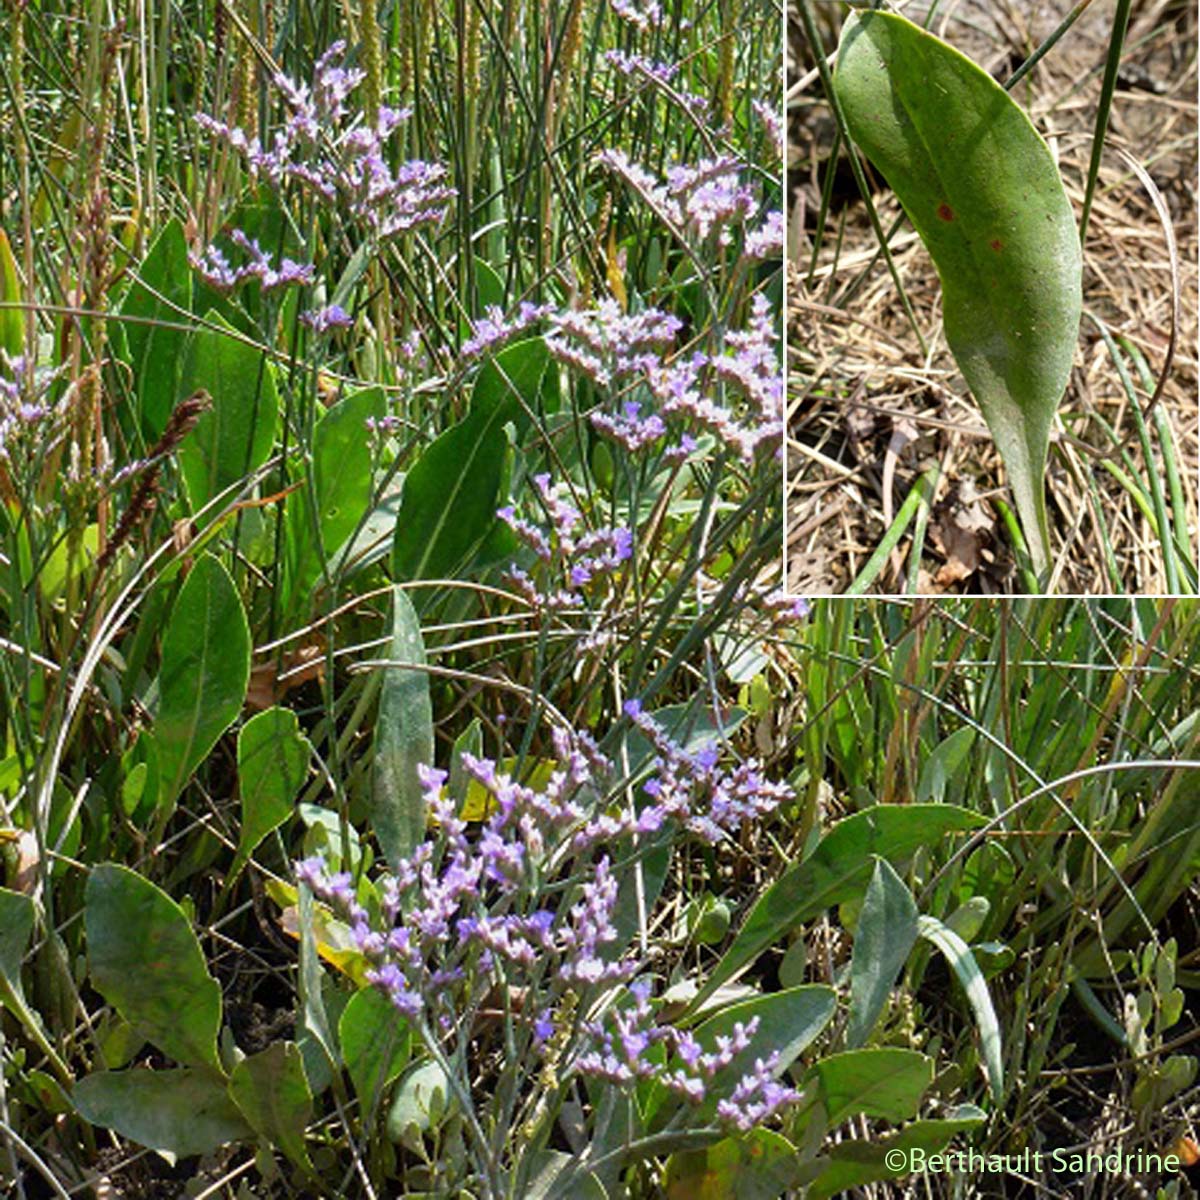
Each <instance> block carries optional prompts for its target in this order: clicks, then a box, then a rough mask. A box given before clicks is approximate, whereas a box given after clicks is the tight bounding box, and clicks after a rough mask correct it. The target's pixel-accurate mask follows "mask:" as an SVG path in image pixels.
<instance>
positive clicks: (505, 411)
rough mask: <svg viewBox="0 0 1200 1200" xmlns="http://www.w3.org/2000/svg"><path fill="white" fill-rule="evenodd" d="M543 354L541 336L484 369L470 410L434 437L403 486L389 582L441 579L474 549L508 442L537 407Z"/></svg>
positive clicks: (494, 500) (488, 516)
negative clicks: (507, 429)
mask: <svg viewBox="0 0 1200 1200" xmlns="http://www.w3.org/2000/svg"><path fill="white" fill-rule="evenodd" d="M549 361H550V356H549V353H548V352H547V350H546V346H545V343H544V342H543V341H542V339H541V338H531V339H528V340H526V341H523V342H517V343H515V344H514V345H512V346H509V347H507V348H506V349H505V350H503V351H501V352H500V353H499V354H498V355H496V357H495V359H494V360H493V361H490V362H488V363H486V364H485V365H484V367H483V369H482V370H481V371H480V373H479V376H478V378H477V379H476V381H475V387H474V389H473V390H472V393H471V408H470V411H469V412H468V414H467V416H466V417H465V418H464V419H463V420H462V421H460V422H459V423H458V424H457V425H455V426H453V427H452V428H450V429H448V430H446V432H445V433H443V434H442V435H441V436H440V437H439V438H437V439H436V440H435V441H434V442H433V443H432V444H431V445H430V446H429V447H428V448H427V449H426V450H425V452H424V453H423V454H422V455H421V457H420V458H419V459H418V460H417V461H416V463H415V464H414V465H413V468H412V470H411V471H409V473H408V475H407V476H406V477H405V480H404V492H403V494H402V496H401V500H400V512H399V514H398V515H397V517H396V529H395V541H394V542H393V545H392V573H393V575H394V577H395V578H396V579H403V580H410V579H446V578H449V577H451V576H453V575H454V573H455V571H456V569H457V568H458V567H459V566H460V565H461V564H462V563H464V562H465V561H467V559H468V558H469V557H470V556H471V555H472V554H473V553H474V552H475V551H476V550H477V549H478V548H479V546H480V545H481V544H482V543H483V541H484V539H485V538H486V537H487V535H488V533H489V532H490V531H491V529H492V527H493V525H494V523H495V520H496V509H497V508H498V507H499V506H500V503H501V485H502V483H503V480H504V468H505V458H506V455H507V453H508V439H507V438H506V436H505V434H504V426H505V425H506V424H508V423H509V422H510V421H511V422H513V423H514V424H516V426H517V427H518V429H521V428H523V427H525V426H527V425H528V423H529V418H528V416H527V415H526V410H530V411H535V412H536V410H537V408H538V407H539V397H540V395H541V393H542V389H543V381H544V380H546V379H549V378H552V377H553V372H552V371H548V369H547V368H548V365H549Z"/></svg>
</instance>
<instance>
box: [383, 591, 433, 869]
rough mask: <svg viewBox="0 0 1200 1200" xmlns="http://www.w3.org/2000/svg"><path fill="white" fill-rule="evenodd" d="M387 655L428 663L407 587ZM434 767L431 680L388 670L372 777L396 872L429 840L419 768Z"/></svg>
mask: <svg viewBox="0 0 1200 1200" xmlns="http://www.w3.org/2000/svg"><path fill="white" fill-rule="evenodd" d="M387 657H388V658H389V659H392V660H394V661H397V662H403V663H412V664H413V665H414V667H417V666H424V665H425V642H424V639H423V638H422V637H421V622H420V620H419V619H418V617H417V614H416V610H415V609H414V608H413V606H412V601H410V600H409V598H408V596H407V595H406V594H405V593H404V591H403V590H402V589H401V588H398V587H397V588H393V589H392V637H391V641H390V642H389V643H388V648H387ZM421 764H425V765H427V766H431V765H432V764H433V705H432V703H431V701H430V698H429V676H428V675H427V674H426V673H425V672H424V671H421V670H404V669H403V668H401V667H385V668H384V677H383V691H382V694H381V696H380V699H379V720H378V723H377V724H376V726H375V748H374V765H373V771H372V778H371V799H370V805H369V808H370V820H371V828H372V829H373V830H374V831H375V836H376V837H377V838H378V839H379V845H380V848H381V849H382V850H383V853H384V856H385V857H386V859H387V861H388V864H389V865H390V866H391V868H392V870H395V869H396V867H397V865H398V864H399V862H400V860H401V859H403V858H406V857H408V855H410V854H411V853H412V852H413V851H414V850H415V849H416V848H417V846H418V845H419V844H420V843H421V841H422V839H423V838H424V836H425V796H424V793H423V791H422V789H421V781H420V778H419V776H418V774H417V768H418V766H420V765H421Z"/></svg>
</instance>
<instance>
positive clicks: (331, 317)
mask: <svg viewBox="0 0 1200 1200" xmlns="http://www.w3.org/2000/svg"><path fill="white" fill-rule="evenodd" d="M300 321H301V323H302V324H304V325H307V326H308V327H309V328H310V329H311V330H312V331H313V332H314V333H328V332H329V330H331V329H349V328H350V327H351V326H352V325H353V324H354V318H353V317H352V316H351V315H350V314H349V313H348V312H347V311H346V310H345V309H344V308H343V307H342V306H341V305H340V304H330V305H328V306H326V307H325V308H317V309H312V310H310V311H309V312H302V313H301V314H300Z"/></svg>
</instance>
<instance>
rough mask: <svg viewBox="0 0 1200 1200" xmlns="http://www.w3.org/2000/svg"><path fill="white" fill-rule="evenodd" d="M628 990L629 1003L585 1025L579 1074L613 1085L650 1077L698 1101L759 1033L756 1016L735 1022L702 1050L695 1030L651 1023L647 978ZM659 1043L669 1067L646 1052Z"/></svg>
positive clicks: (747, 1080) (748, 1080) (743, 1085)
mask: <svg viewBox="0 0 1200 1200" xmlns="http://www.w3.org/2000/svg"><path fill="white" fill-rule="evenodd" d="M629 994H630V997H631V999H632V1003H631V1004H629V1005H624V1006H618V1007H614V1009H613V1010H612V1011H611V1013H610V1014H609V1016H608V1020H607V1021H588V1022H586V1023H585V1024H584V1031H585V1033H586V1035H587V1037H588V1038H589V1040H590V1042H591V1044H592V1049H590V1050H587V1051H586V1052H585V1053H583V1054H580V1055H579V1056H578V1057H577V1058H576V1059H575V1061H574V1064H573V1065H574V1069H575V1070H576V1071H577V1072H578V1073H579V1074H580V1075H588V1076H591V1077H593V1078H596V1079H604V1080H607V1081H608V1082H609V1083H616V1084H632V1083H636V1082H637V1081H638V1080H642V1079H654V1080H657V1081H658V1082H659V1083H661V1084H662V1085H663V1086H664V1087H665V1088H667V1089H668V1090H669V1091H672V1092H674V1093H675V1094H676V1095H678V1096H680V1097H682V1098H683V1099H685V1100H687V1101H688V1102H689V1103H691V1104H699V1103H701V1102H702V1101H703V1100H704V1098H705V1097H706V1095H707V1094H708V1084H709V1082H710V1081H711V1080H712V1078H713V1077H714V1076H715V1075H716V1074H717V1072H718V1071H723V1070H725V1069H726V1068H727V1067H729V1066H730V1065H731V1064H732V1063H733V1061H734V1060H735V1059H736V1058H737V1057H738V1055H739V1054H743V1053H745V1051H746V1050H748V1049H749V1048H750V1043H751V1040H752V1039H753V1037H754V1035H755V1034H756V1033H757V1032H758V1027H759V1018H758V1017H752V1018H751V1019H750V1020H749V1021H745V1022H742V1021H738V1022H737V1023H736V1024H735V1025H734V1026H733V1029H732V1031H731V1032H730V1033H729V1034H722V1035H720V1036H718V1037H717V1038H716V1039H714V1040H715V1044H716V1049H715V1050H711V1051H706V1050H704V1048H703V1047H702V1046H701V1044H700V1043H699V1042H698V1041H697V1040H696V1037H695V1035H694V1034H692V1033H690V1032H688V1031H686V1030H681V1029H676V1028H675V1026H673V1025H659V1024H656V1023H655V1021H654V1012H653V1008H652V1007H651V1004H650V984H649V981H648V980H644V979H639V980H637V981H636V982H634V983H632V984H630V985H629ZM660 1045H661V1046H662V1047H663V1048H664V1049H665V1050H666V1051H667V1052H668V1054H670V1055H671V1056H672V1060H673V1061H672V1062H671V1064H669V1065H668V1066H664V1065H663V1064H662V1063H661V1062H655V1061H653V1060H652V1059H649V1058H647V1057H646V1052H647V1051H648V1050H650V1049H651V1048H652V1047H654V1046H660ZM752 1078H753V1077H751V1076H747V1077H746V1078H745V1079H743V1080H741V1081H740V1082H739V1084H738V1088H739V1089H742V1088H746V1089H747V1091H749V1085H750V1084H751V1082H752ZM741 1103H742V1102H739V1105H738V1106H737V1115H738V1116H740V1115H743V1114H742V1113H741V1111H740V1110H741ZM726 1119H727V1120H730V1121H736V1120H737V1116H734V1115H732V1114H731V1116H730V1117H727V1118H726ZM755 1123H757V1122H751V1124H755Z"/></svg>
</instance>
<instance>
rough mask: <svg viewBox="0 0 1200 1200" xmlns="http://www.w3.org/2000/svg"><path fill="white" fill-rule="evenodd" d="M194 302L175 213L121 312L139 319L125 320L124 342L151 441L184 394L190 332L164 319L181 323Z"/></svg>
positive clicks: (136, 276) (150, 254) (185, 256)
mask: <svg viewBox="0 0 1200 1200" xmlns="http://www.w3.org/2000/svg"><path fill="white" fill-rule="evenodd" d="M191 306H192V269H191V266H190V265H189V263H188V255H187V242H186V241H185V240H184V236H183V226H182V224H180V222H179V219H178V217H173V218H172V219H171V220H170V221H168V222H167V224H166V225H164V226H163V229H162V232H161V233H160V234H159V235H158V237H156V238H155V239H154V243H153V245H151V247H150V249H149V251H148V252H147V254H146V257H145V258H144V259H143V260H142V264H141V266H140V267H138V269H137V272H136V274H135V277H134V280H133V283H132V284H131V285H130V288H129V291H128V292H126V293H125V299H124V301H123V302H122V304H121V315H122V316H123V317H130V318H134V319H133V320H129V321H126V322H125V323H124V328H125V343H126V345H127V346H128V347H129V358H130V363H131V365H132V367H133V386H134V389H135V391H136V393H137V399H138V408H139V412H140V417H141V426H142V433H143V435H144V436H145V437H146V439H147V441H153V440H155V439H156V438H158V437H159V435H160V434H161V433H162V431H163V430H164V429H165V428H166V424H167V418H168V417H169V416H170V415H171V409H172V408H173V407H174V404H175V401H176V400H178V399H179V397H180V395H181V393H180V389H179V382H180V380H179V376H180V368H181V364H182V360H183V349H184V345H185V344H186V341H187V336H188V335H187V333H186V332H185V331H184V330H182V329H171V328H167V327H165V325H164V324H163V323H167V324H170V325H180V324H182V323H183V322H184V321H186V319H187V313H188V310H189V309H190V308H191ZM181 310H182V311H181ZM155 322H159V324H155Z"/></svg>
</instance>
